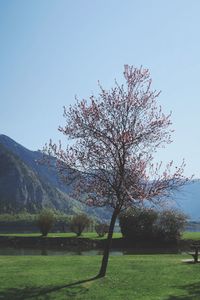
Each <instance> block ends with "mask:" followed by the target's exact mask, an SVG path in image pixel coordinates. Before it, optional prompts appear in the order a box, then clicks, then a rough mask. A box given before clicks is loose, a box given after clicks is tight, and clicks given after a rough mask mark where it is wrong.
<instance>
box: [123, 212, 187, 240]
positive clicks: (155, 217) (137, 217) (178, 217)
mask: <svg viewBox="0 0 200 300" xmlns="http://www.w3.org/2000/svg"><path fill="white" fill-rule="evenodd" d="M186 220H187V218H186V216H185V215H184V214H183V213H181V212H179V211H175V210H164V211H161V212H158V211H156V210H153V209H147V208H130V209H128V210H127V211H126V212H124V213H122V214H120V216H119V225H120V228H121V232H122V235H123V237H124V238H126V239H128V240H130V241H157V242H165V241H167V242H172V241H177V240H178V239H179V238H180V235H181V232H182V231H183V229H184V227H185V225H186Z"/></svg>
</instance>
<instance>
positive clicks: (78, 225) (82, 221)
mask: <svg viewBox="0 0 200 300" xmlns="http://www.w3.org/2000/svg"><path fill="white" fill-rule="evenodd" d="M89 225H90V219H89V218H88V216H87V215H86V214H79V215H76V216H74V217H73V218H72V220H71V223H70V230H71V231H72V232H75V233H76V234H77V236H80V235H81V234H82V232H83V230H84V229H85V228H86V227H88V226H89Z"/></svg>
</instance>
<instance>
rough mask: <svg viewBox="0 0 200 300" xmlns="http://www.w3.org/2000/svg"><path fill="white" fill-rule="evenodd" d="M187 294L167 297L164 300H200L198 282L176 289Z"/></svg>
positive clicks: (199, 283)
mask: <svg viewBox="0 0 200 300" xmlns="http://www.w3.org/2000/svg"><path fill="white" fill-rule="evenodd" d="M178 288H179V289H181V290H184V291H186V292H187V295H182V296H181V295H180V296H173V295H171V296H169V297H168V298H167V299H166V300H198V299H200V282H196V283H192V284H187V285H184V286H179V287H178Z"/></svg>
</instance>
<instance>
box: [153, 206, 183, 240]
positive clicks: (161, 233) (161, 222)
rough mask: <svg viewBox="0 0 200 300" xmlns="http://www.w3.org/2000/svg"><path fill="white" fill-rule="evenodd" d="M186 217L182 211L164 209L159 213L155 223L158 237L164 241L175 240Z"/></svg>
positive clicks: (179, 234)
mask: <svg viewBox="0 0 200 300" xmlns="http://www.w3.org/2000/svg"><path fill="white" fill-rule="evenodd" d="M186 221H187V217H186V215H184V214H183V213H181V212H179V211H174V210H165V211H162V212H161V213H160V214H159V218H158V220H157V222H156V224H155V229H156V235H157V237H158V239H160V240H165V241H177V240H179V239H180V237H181V232H182V231H183V230H184V228H185V226H186V223H187V222H186Z"/></svg>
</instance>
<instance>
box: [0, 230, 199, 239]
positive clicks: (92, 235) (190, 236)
mask: <svg viewBox="0 0 200 300" xmlns="http://www.w3.org/2000/svg"><path fill="white" fill-rule="evenodd" d="M0 236H19V237H20V236H22V237H26V236H27V237H31V236H32V237H34V236H36V237H37V236H41V234H40V233H5V234H3V233H0ZM48 237H52V238H53V237H76V234H75V233H73V232H68V233H49V234H48ZM121 237H122V234H121V233H120V232H115V233H114V234H113V238H114V239H115V238H121ZM80 238H90V239H105V238H106V235H105V236H104V237H102V238H99V237H98V235H97V233H96V232H84V233H83V234H82V235H81V236H80ZM182 239H184V240H186V239H191V240H200V232H189V231H185V232H184V233H183V234H182Z"/></svg>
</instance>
